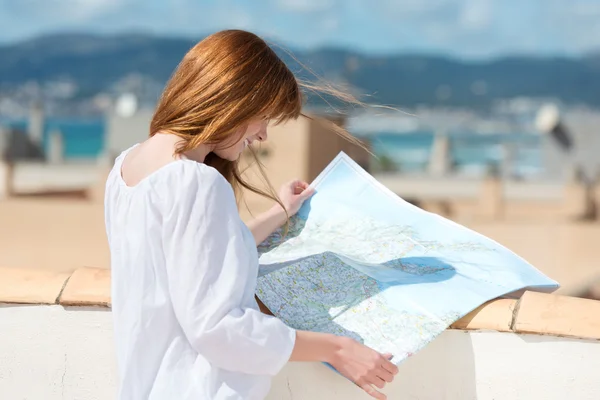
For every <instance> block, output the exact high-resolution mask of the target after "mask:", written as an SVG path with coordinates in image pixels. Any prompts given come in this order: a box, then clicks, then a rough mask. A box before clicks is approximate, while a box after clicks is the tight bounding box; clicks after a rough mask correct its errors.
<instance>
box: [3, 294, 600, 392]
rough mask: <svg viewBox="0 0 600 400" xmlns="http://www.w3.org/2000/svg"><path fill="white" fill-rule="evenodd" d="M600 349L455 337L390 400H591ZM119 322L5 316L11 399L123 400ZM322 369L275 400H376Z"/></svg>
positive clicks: (31, 312) (440, 344)
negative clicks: (115, 326) (117, 354)
mask: <svg viewBox="0 0 600 400" xmlns="http://www.w3.org/2000/svg"><path fill="white" fill-rule="evenodd" d="M598 371H600V341H590V340H576V339H565V338H559V337H551V336H538V335H517V334H513V333H497V332H481V331H472V332H467V331H460V330H449V331H446V332H444V333H443V334H442V335H441V336H440V337H439V338H438V339H436V340H435V341H434V342H432V343H431V344H430V345H429V346H428V347H426V348H425V349H424V350H423V351H421V352H419V353H417V354H416V355H415V356H414V357H412V358H411V359H409V360H408V361H407V362H405V363H404V364H402V365H401V366H400V373H399V374H398V377H397V381H396V382H394V383H393V384H391V385H389V387H388V388H387V390H386V393H387V394H388V398H389V399H419V400H428V399H431V400H441V399H447V400H455V399H456V400H470V399H490V400H491V399H524V400H537V399H540V400H542V399H543V400H553V399H556V400H564V399H574V400H586V399H590V400H591V399H594V400H595V399H597V398H598V393H600V379H598V376H599V375H598V373H599V372H598ZM115 391H116V372H115V360H114V348H113V337H112V327H111V314H110V311H108V309H101V308H96V309H95V308H81V307H79V308H63V307H62V306H59V305H53V306H36V305H34V306H15V305H1V306H0V395H1V398H2V399H32V400H37V399H43V400H58V399H62V400H64V399H67V400H68V399H73V400H88V399H90V400H91V399H93V400H96V399H98V400H100V399H113V398H115ZM367 398H369V397H368V396H366V395H364V394H363V393H362V392H361V391H360V390H359V389H358V388H356V387H355V386H354V385H352V384H351V383H349V382H348V381H346V380H345V379H344V378H342V377H340V376H339V375H336V374H335V373H334V372H332V371H330V370H329V369H327V368H326V367H324V366H322V365H320V364H304V363H302V364H300V363H291V364H289V365H288V366H287V367H286V368H285V369H284V371H283V372H282V373H281V374H280V375H279V376H277V377H276V378H275V380H274V382H273V387H272V391H271V394H270V395H269V399H270V400H292V399H294V400H303V399H306V400H320V399H344V400H352V399H367Z"/></svg>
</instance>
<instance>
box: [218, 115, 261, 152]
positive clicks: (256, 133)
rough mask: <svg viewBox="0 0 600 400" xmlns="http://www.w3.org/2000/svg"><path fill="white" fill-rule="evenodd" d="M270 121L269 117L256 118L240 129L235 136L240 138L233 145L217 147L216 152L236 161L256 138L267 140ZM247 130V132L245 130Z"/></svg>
mask: <svg viewBox="0 0 600 400" xmlns="http://www.w3.org/2000/svg"><path fill="white" fill-rule="evenodd" d="M268 124H269V121H268V120H267V119H255V120H252V121H250V123H249V124H248V125H247V126H246V127H245V128H241V129H240V130H238V131H237V132H236V133H235V135H233V137H235V138H237V137H239V138H240V139H239V140H237V141H236V142H235V143H234V144H233V145H231V144H230V143H227V144H226V145H225V146H223V147H222V148H218V147H217V148H215V150H214V153H215V154H216V155H218V156H219V157H221V158H223V159H225V160H229V161H235V160H237V159H238V158H239V157H240V154H242V151H244V149H245V148H246V147H248V146H250V145H251V144H252V143H253V142H254V141H255V140H258V141H260V142H264V141H265V140H267V125H268ZM244 130H245V132H243V131H244Z"/></svg>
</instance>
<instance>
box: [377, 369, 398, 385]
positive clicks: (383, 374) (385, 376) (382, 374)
mask: <svg viewBox="0 0 600 400" xmlns="http://www.w3.org/2000/svg"><path fill="white" fill-rule="evenodd" d="M376 374H377V376H378V377H379V378H380V379H382V380H384V381H385V382H392V381H393V380H394V374H392V373H391V372H389V371H387V370H385V369H384V368H380V369H379V371H377V372H376Z"/></svg>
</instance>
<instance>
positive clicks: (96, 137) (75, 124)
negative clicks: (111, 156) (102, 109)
mask: <svg viewBox="0 0 600 400" xmlns="http://www.w3.org/2000/svg"><path fill="white" fill-rule="evenodd" d="M7 125H9V126H11V127H15V128H18V129H23V130H26V129H27V122H26V121H13V122H9V123H8V124H7ZM55 129H58V130H60V131H61V132H62V134H63V140H64V142H63V143H64V146H65V158H66V159H80V158H96V157H97V156H99V155H100V153H101V152H102V150H103V149H104V137H105V131H106V124H105V121H104V120H102V119H80V120H78V119H47V120H46V123H45V125H44V136H43V145H44V148H46V149H47V146H48V138H49V135H50V133H51V132H52V131H53V130H55Z"/></svg>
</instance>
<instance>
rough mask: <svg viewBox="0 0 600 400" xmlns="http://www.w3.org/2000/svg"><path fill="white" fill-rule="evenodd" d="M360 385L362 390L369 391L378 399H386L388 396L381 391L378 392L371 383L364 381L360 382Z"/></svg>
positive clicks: (368, 392) (369, 393)
mask: <svg viewBox="0 0 600 400" xmlns="http://www.w3.org/2000/svg"><path fill="white" fill-rule="evenodd" d="M358 386H360V388H361V389H362V390H364V391H365V392H367V394H368V395H370V396H371V397H374V398H376V399H380V400H386V399H387V396H386V395H385V394H383V393H381V392H378V391H377V390H375V389H374V388H373V386H371V385H370V384H369V383H366V382H365V383H362V384H359V385H358Z"/></svg>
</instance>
